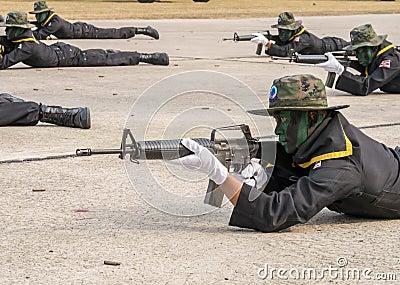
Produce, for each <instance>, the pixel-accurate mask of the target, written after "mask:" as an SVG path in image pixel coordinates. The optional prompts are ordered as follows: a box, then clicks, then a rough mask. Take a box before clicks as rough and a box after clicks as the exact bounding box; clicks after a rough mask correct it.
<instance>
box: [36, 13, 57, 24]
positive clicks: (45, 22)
mask: <svg viewBox="0 0 400 285" xmlns="http://www.w3.org/2000/svg"><path fill="white" fill-rule="evenodd" d="M55 15H56V13H53V14H51V15H50V16H49V17H48V18H47V20H46V21H44V23H43V24H40V25H41V26H42V27H44V26H46V25H47V23H48V22H49V21H50V20H51V18H53V17H54V16H55Z"/></svg>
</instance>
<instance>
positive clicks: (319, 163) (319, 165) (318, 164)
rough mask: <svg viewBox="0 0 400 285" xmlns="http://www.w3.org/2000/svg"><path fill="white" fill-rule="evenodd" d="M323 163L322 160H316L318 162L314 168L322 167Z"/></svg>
mask: <svg viewBox="0 0 400 285" xmlns="http://www.w3.org/2000/svg"><path fill="white" fill-rule="evenodd" d="M321 164H322V162H321V160H320V161H318V162H316V163H315V164H314V167H313V168H312V169H317V168H320V167H321Z"/></svg>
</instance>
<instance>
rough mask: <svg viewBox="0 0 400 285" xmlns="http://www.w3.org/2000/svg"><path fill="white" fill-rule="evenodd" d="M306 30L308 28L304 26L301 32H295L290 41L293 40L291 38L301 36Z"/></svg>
mask: <svg viewBox="0 0 400 285" xmlns="http://www.w3.org/2000/svg"><path fill="white" fill-rule="evenodd" d="M305 30H306V27H303V28H302V29H301V31H300V32H298V33H297V34H294V35H293V36H291V37H290V39H289V40H288V41H291V40H293V39H294V38H295V37H297V36H300V35H301V34H302V33H304V31H305Z"/></svg>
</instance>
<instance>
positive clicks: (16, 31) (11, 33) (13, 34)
mask: <svg viewBox="0 0 400 285" xmlns="http://www.w3.org/2000/svg"><path fill="white" fill-rule="evenodd" d="M24 32H25V29H24V28H18V27H7V28H6V36H7V40H9V41H12V40H13V39H15V38H17V37H19V36H20V35H22V34H23V33H24Z"/></svg>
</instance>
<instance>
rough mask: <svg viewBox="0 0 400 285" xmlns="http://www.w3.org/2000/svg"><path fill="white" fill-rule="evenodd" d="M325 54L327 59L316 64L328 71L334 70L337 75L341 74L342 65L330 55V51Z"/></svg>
mask: <svg viewBox="0 0 400 285" xmlns="http://www.w3.org/2000/svg"><path fill="white" fill-rule="evenodd" d="M325 56H327V57H328V60H327V61H325V62H322V63H318V64H316V66H318V67H322V68H323V69H325V70H326V71H328V72H335V73H336V74H338V75H341V74H342V73H343V71H344V66H343V65H342V64H341V63H340V62H339V61H338V60H337V59H336V58H335V57H334V56H333V55H332V53H330V52H327V53H325Z"/></svg>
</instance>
